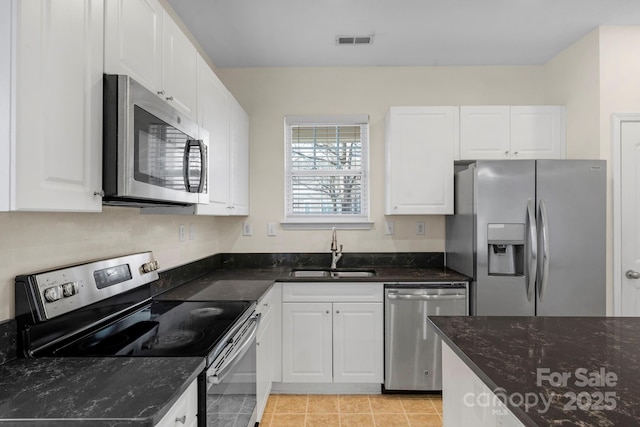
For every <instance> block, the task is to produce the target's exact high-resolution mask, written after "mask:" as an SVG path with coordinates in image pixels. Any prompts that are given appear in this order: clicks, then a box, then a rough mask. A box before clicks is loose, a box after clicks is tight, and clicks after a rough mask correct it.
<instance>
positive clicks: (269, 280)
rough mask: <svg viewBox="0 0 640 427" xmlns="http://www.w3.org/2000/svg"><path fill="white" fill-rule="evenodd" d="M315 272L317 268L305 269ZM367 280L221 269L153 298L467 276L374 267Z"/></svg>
mask: <svg viewBox="0 0 640 427" xmlns="http://www.w3.org/2000/svg"><path fill="white" fill-rule="evenodd" d="M309 268H315V269H319V268H321V267H309ZM373 270H375V272H376V274H375V275H374V276H371V277H349V278H317V277H293V276H292V275H291V274H290V273H291V267H271V268H265V267H262V268H222V269H219V270H214V271H212V272H211V273H208V274H205V275H204V276H201V277H199V278H197V279H194V280H191V281H189V282H187V283H184V284H182V285H180V286H177V287H175V288H173V289H171V290H169V291H167V292H164V293H161V294H159V295H157V296H156V297H155V298H157V299H171V300H194V301H195V300H199V301H210V300H231V301H234V300H244V301H257V300H259V299H260V297H261V296H262V295H264V294H265V293H266V292H267V291H268V290H269V288H270V287H271V285H272V284H273V283H274V282H276V281H278V282H317V283H322V282H384V283H408V282H438V281H446V282H453V281H467V280H468V277H467V276H464V275H462V274H459V273H457V272H455V271H453V270H450V269H447V268H446V267H430V268H415V267H375V268H373Z"/></svg>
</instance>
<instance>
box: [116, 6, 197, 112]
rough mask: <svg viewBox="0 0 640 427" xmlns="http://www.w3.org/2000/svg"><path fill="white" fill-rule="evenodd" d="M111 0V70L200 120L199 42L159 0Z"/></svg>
mask: <svg viewBox="0 0 640 427" xmlns="http://www.w3.org/2000/svg"><path fill="white" fill-rule="evenodd" d="M105 1H106V7H105V11H106V16H105V67H104V70H105V73H108V74H126V75H129V76H131V77H132V78H133V79H134V80H136V81H138V82H139V83H140V84H142V85H143V86H145V87H146V88H147V89H149V90H151V91H153V92H154V93H156V94H158V96H160V97H162V98H164V99H165V100H166V101H167V102H169V103H170V104H171V105H173V106H174V107H175V108H177V109H178V110H180V111H182V112H183V113H185V114H187V115H188V116H190V117H191V118H195V117H196V114H195V113H196V91H197V86H196V56H197V50H196V48H195V46H193V44H192V43H191V42H190V40H189V39H188V38H187V36H186V35H185V34H184V33H183V32H182V30H181V29H180V28H179V27H178V25H177V24H176V23H175V22H174V21H173V19H171V17H170V16H169V15H168V14H167V13H166V11H165V10H164V8H163V7H162V6H161V5H160V3H158V1H157V0H105Z"/></svg>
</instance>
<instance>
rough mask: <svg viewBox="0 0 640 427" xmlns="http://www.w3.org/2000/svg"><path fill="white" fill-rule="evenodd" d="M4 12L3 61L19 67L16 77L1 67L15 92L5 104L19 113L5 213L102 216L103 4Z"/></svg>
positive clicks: (13, 125) (9, 154)
mask: <svg viewBox="0 0 640 427" xmlns="http://www.w3.org/2000/svg"><path fill="white" fill-rule="evenodd" d="M0 12H1V13H0V15H2V18H0V20H1V21H2V24H3V25H2V27H3V30H2V36H1V37H0V41H1V44H0V46H1V49H2V50H1V51H0V54H1V55H2V56H3V59H2V60H1V61H0V63H2V64H7V63H10V61H11V60H13V61H14V62H13V68H14V70H15V73H14V74H13V80H11V79H10V78H9V76H8V75H6V74H5V73H3V72H2V70H4V71H6V69H5V68H2V69H1V70H0V86H1V87H2V91H3V92H4V91H5V90H7V88H9V91H10V92H11V97H10V98H11V100H10V101H9V99H8V98H5V97H3V99H2V100H0V110H1V111H2V112H4V113H6V112H7V111H8V112H9V114H10V116H11V119H10V121H9V127H10V129H11V130H10V134H9V135H8V136H9V138H8V141H9V142H8V143H7V142H5V141H6V140H5V138H4V136H3V138H0V139H2V141H3V142H2V144H1V145H0V149H1V150H2V155H0V157H2V158H3V159H11V162H10V163H3V165H2V168H0V173H2V175H3V176H2V179H3V182H4V183H5V185H6V186H7V187H8V191H7V190H6V189H3V190H2V192H0V195H2V200H1V201H0V208H1V209H2V210H25V211H28V210H30V211H74V212H99V211H100V210H101V209H102V199H101V197H100V196H99V193H100V191H101V188H102V164H101V159H102V80H103V79H102V73H103V16H104V5H103V1H102V0H86V1H60V0H40V1H35V0H34V1H11V2H9V1H5V2H2V10H1V11H0ZM9 29H10V30H9ZM8 31H10V34H11V40H12V42H11V43H9V42H7V40H6V38H5V36H6V35H7V34H8V33H7V32H8ZM4 131H5V129H4V126H3V132H4ZM5 136H6V135H5ZM7 168H8V169H9V170H7ZM5 178H6V181H5ZM96 193H97V194H96Z"/></svg>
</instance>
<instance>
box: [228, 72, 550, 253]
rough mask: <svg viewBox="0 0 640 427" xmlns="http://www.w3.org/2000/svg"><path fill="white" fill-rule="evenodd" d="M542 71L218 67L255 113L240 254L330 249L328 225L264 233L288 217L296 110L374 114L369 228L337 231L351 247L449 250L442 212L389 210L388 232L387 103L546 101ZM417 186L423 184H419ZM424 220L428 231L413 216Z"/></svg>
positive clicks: (235, 248)
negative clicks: (287, 174)
mask: <svg viewBox="0 0 640 427" xmlns="http://www.w3.org/2000/svg"><path fill="white" fill-rule="evenodd" d="M541 70H542V67H402V68H394V67H384V68H375V67H361V68H243V69H218V70H217V72H218V75H219V76H220V78H221V80H222V81H223V82H224V84H225V85H226V86H227V87H228V88H229V90H230V91H231V92H232V93H233V94H234V95H235V96H236V98H237V99H238V101H239V102H240V103H241V104H242V105H243V107H244V108H245V109H246V110H247V112H248V113H249V117H250V118H251V120H250V122H251V125H250V126H251V127H250V140H251V146H250V153H251V160H250V162H251V167H250V171H251V177H250V182H251V206H252V209H251V216H250V217H249V218H248V221H250V222H251V223H252V226H253V236H252V237H242V238H240V239H238V240H237V241H235V242H229V243H232V245H231V246H230V247H229V250H230V251H233V252H249V251H257V252H272V251H310V252H326V251H328V250H329V245H330V239H331V235H330V232H329V231H328V230H313V231H306V230H305V231H303V230H282V229H278V235H277V236H275V237H269V236H267V223H268V222H276V223H279V222H280V221H281V220H282V219H283V217H284V133H283V132H284V131H283V119H284V116H285V115H289V114H369V116H370V134H371V135H370V145H371V148H370V161H371V174H370V175H371V178H370V184H371V204H370V210H371V219H372V220H373V221H374V222H375V225H374V228H373V229H372V230H367V231H362V230H340V231H339V232H338V240H339V243H342V244H343V245H344V250H345V252H349V251H352V252H353V251H359V252H363V251H369V252H386V251H443V250H444V217H443V216H423V217H404V216H395V217H394V216H390V217H387V218H386V219H387V220H392V221H394V226H395V234H394V235H393V236H387V235H385V234H384V231H383V224H384V220H385V216H384V136H383V135H384V129H383V120H384V115H385V113H386V111H387V110H388V108H389V107H390V106H400V105H461V104H467V105H473V104H476V105H477V104H507V105H508V104H515V105H518V104H541V103H543V102H544V90H543V89H544V87H543V75H542V72H541ZM416 185H420V183H416ZM417 220H420V221H425V222H426V235H425V236H417V235H416V234H415V222H416V221H417Z"/></svg>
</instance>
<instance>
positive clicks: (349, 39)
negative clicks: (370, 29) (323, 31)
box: [336, 35, 373, 46]
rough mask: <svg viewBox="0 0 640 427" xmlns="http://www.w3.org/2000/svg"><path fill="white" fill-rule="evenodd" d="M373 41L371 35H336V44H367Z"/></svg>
mask: <svg viewBox="0 0 640 427" xmlns="http://www.w3.org/2000/svg"><path fill="white" fill-rule="evenodd" d="M371 43H373V35H370V36H336V44H337V45H350V46H355V45H368V44H371Z"/></svg>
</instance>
